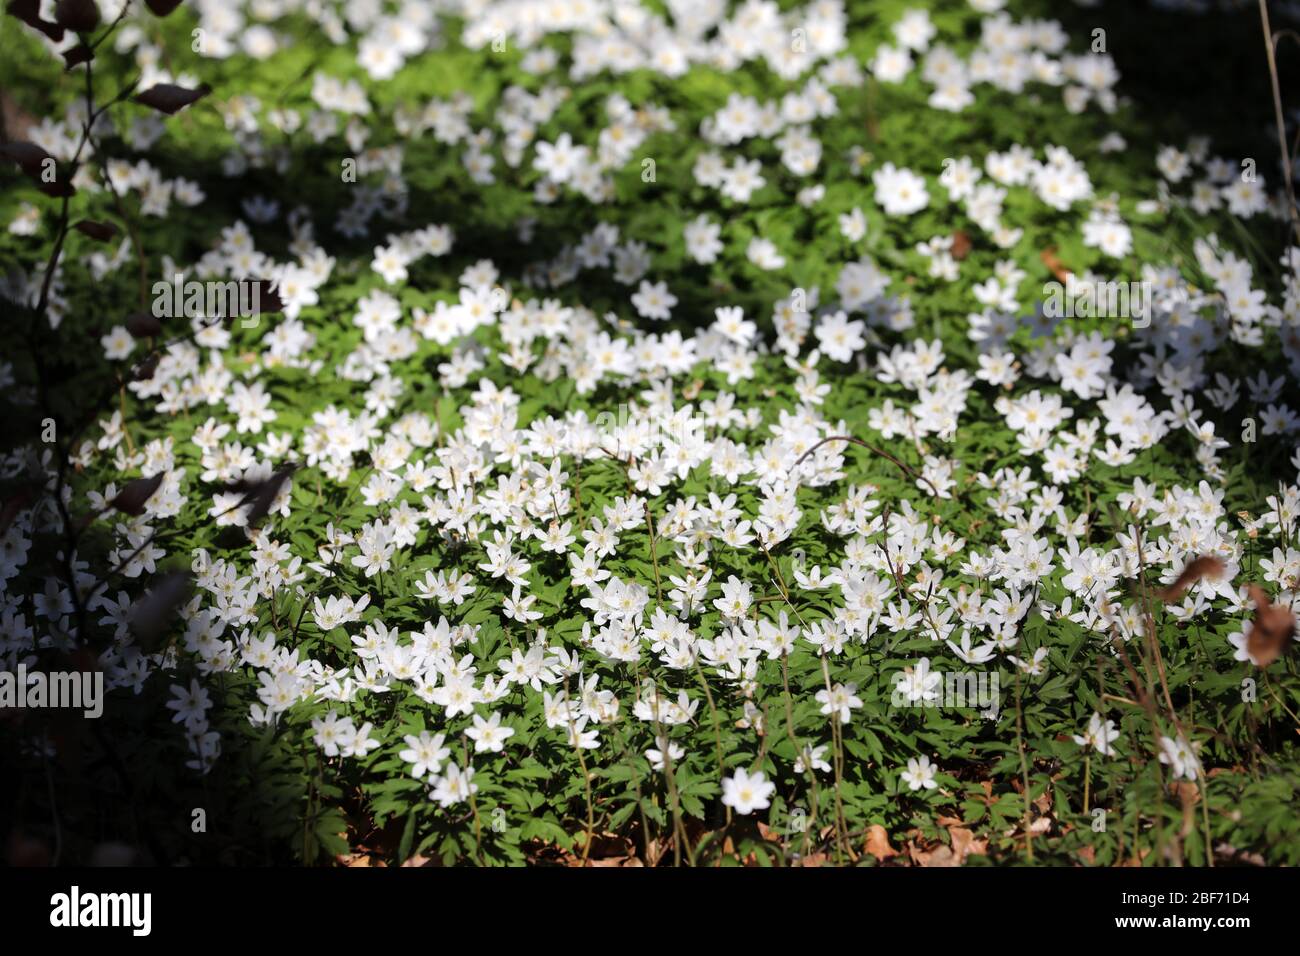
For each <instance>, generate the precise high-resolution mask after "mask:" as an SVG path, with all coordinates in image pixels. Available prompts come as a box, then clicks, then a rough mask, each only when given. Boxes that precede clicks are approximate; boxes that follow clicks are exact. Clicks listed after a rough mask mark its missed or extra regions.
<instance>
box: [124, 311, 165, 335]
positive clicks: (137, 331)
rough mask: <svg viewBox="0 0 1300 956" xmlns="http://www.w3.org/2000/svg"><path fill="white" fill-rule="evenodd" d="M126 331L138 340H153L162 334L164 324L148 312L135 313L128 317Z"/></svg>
mask: <svg viewBox="0 0 1300 956" xmlns="http://www.w3.org/2000/svg"><path fill="white" fill-rule="evenodd" d="M126 330H127V331H128V332H130V333H131V334H132V335H133V336H135V337H136V338H137V339H151V338H153V337H154V336H157V335H160V334H162V323H161V322H159V321H158V319H157V318H156V317H154V316H152V315H150V314H149V313H148V312H135V313H132V314H131V315H129V316H127V319H126Z"/></svg>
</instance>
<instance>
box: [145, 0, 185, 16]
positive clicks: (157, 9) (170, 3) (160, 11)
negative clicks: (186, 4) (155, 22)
mask: <svg viewBox="0 0 1300 956" xmlns="http://www.w3.org/2000/svg"><path fill="white" fill-rule="evenodd" d="M144 5H145V6H146V7H148V8H149V10H150V12H151V13H153V15H154V16H156V17H165V16H167V14H169V13H171V12H172V11H173V10H175V9H176V8H177V7H179V6H180V5H181V0H144Z"/></svg>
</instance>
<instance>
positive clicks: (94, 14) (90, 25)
mask: <svg viewBox="0 0 1300 956" xmlns="http://www.w3.org/2000/svg"><path fill="white" fill-rule="evenodd" d="M54 19H55V21H56V22H57V23H58V24H59V26H61V27H66V28H67V29H69V30H71V31H73V32H74V33H89V32H90V31H91V30H93V29H95V27H97V26H99V4H97V3H96V2H95V0H59V2H58V3H57V4H56V5H55V7H54Z"/></svg>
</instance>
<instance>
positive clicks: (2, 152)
mask: <svg viewBox="0 0 1300 956" xmlns="http://www.w3.org/2000/svg"><path fill="white" fill-rule="evenodd" d="M0 157H3V158H5V159H9V160H12V161H13V162H15V163H17V164H18V165H19V166H20V167H22V171H23V172H24V173H26V174H27V175H28V176H32V177H38V176H40V174H41V164H42V163H43V162H45V160H47V159H50V158H51V157H50V154H49V153H47V152H46V151H45V150H43V149H42V148H41V147H39V146H37V145H36V144H35V143H0Z"/></svg>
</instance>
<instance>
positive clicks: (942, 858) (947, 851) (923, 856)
mask: <svg viewBox="0 0 1300 956" xmlns="http://www.w3.org/2000/svg"><path fill="white" fill-rule="evenodd" d="M912 859H913V860H915V861H916V864H917V866H924V867H950V866H961V861H960V860H958V859H957V854H955V853H953V852H952V847H950V846H948V844H946V843H941V844H939V845H938V846H937V847H935V848H934V849H933V850H932V851H930V852H928V853H927V852H925V851H924V850H917V851H916V852H914V853H913V854H912Z"/></svg>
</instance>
